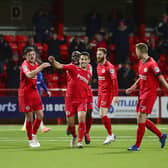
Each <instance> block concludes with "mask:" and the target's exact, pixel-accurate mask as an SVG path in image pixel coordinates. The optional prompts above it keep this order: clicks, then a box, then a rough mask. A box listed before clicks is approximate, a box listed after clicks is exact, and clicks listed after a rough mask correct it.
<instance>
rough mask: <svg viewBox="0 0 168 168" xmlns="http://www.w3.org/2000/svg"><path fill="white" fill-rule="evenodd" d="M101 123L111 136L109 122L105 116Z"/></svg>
mask: <svg viewBox="0 0 168 168" xmlns="http://www.w3.org/2000/svg"><path fill="white" fill-rule="evenodd" d="M102 122H103V124H104V127H105V128H106V130H107V132H108V134H109V135H112V128H111V121H110V119H109V118H108V117H107V116H104V117H102Z"/></svg>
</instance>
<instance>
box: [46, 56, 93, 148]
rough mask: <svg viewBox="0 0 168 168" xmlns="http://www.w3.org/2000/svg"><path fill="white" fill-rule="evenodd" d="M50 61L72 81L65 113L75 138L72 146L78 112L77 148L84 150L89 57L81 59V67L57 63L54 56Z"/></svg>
mask: <svg viewBox="0 0 168 168" xmlns="http://www.w3.org/2000/svg"><path fill="white" fill-rule="evenodd" d="M48 59H49V61H50V62H51V63H52V65H53V66H54V67H55V68H56V69H64V70H67V71H68V73H69V76H70V78H71V79H70V80H69V82H68V86H67V92H66V97H65V112H66V117H67V124H68V127H70V128H71V134H72V136H73V139H72V143H71V145H72V146H74V145H75V141H76V133H75V130H74V128H75V127H74V125H75V121H74V119H75V112H76V111H77V112H78V122H79V126H78V144H77V147H79V148H82V147H83V144H82V141H83V137H84V133H85V127H86V125H85V119H86V111H87V98H88V83H89V81H90V79H91V74H90V73H89V72H88V71H87V66H88V60H87V59H88V55H81V56H80V59H79V67H77V66H75V65H73V64H68V65H63V64H60V63H59V62H57V61H56V60H55V59H54V57H53V56H50V57H49V58H48Z"/></svg>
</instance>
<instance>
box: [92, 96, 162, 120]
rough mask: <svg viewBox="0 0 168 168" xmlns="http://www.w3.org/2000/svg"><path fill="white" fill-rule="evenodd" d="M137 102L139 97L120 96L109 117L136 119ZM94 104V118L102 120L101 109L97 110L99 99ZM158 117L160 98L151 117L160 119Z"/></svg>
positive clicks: (112, 105)
mask: <svg viewBox="0 0 168 168" xmlns="http://www.w3.org/2000/svg"><path fill="white" fill-rule="evenodd" d="M137 101H138V97H133V96H131V97H129V96H128V97H124V96H120V97H119V103H118V104H116V105H115V104H114V103H113V102H112V104H111V107H110V109H109V113H108V116H109V117H110V118H136V105H137ZM93 102H94V104H93V105H94V110H93V118H100V116H99V109H98V108H97V97H94V100H93ZM158 116H159V98H157V100H156V102H155V105H154V107H153V111H152V114H151V115H150V116H149V117H150V118H158Z"/></svg>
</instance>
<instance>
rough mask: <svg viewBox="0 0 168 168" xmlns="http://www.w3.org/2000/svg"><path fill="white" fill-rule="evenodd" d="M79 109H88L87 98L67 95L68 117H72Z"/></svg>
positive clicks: (66, 110) (66, 111) (66, 108)
mask: <svg viewBox="0 0 168 168" xmlns="http://www.w3.org/2000/svg"><path fill="white" fill-rule="evenodd" d="M79 111H85V112H86V111H87V99H77V98H67V97H65V113H66V117H67V118H68V117H72V116H74V115H75V113H77V112H79Z"/></svg>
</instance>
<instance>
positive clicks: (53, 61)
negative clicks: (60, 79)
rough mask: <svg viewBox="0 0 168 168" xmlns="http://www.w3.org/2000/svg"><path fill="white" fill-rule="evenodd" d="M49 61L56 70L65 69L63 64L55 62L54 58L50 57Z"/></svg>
mask: <svg viewBox="0 0 168 168" xmlns="http://www.w3.org/2000/svg"><path fill="white" fill-rule="evenodd" d="M48 61H49V62H50V63H51V64H52V66H53V67H54V68H56V69H63V64H61V63H59V62H58V61H56V60H55V58H54V57H53V56H49V57H48Z"/></svg>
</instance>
